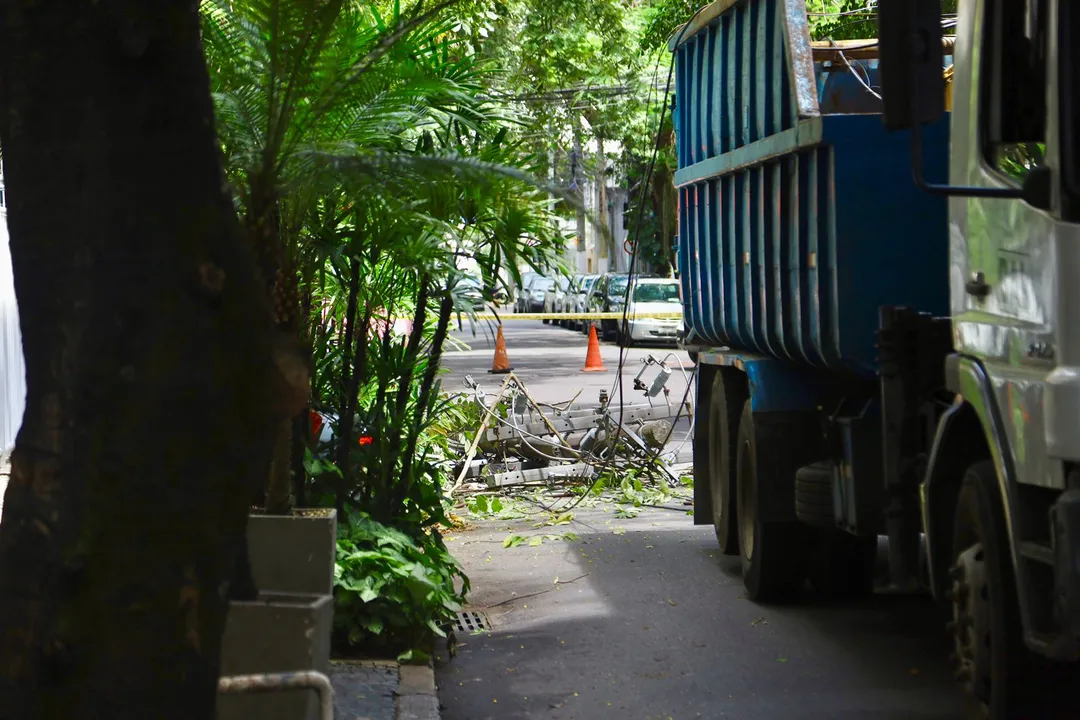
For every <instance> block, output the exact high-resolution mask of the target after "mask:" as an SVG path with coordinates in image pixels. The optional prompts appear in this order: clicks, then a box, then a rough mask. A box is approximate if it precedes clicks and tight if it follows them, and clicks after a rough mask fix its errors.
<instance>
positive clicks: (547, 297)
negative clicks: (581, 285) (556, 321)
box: [544, 275, 570, 324]
mask: <svg viewBox="0 0 1080 720" xmlns="http://www.w3.org/2000/svg"><path fill="white" fill-rule="evenodd" d="M569 288H570V278H568V277H566V276H565V275H557V276H555V282H554V284H552V286H551V287H549V288H548V289H547V292H546V293H545V294H544V312H546V313H554V312H558V311H557V310H556V309H555V307H556V306H557V305H558V304H561V303H562V299H563V298H564V297H566V291H567V290H568V289H569ZM550 323H551V321H550V320H545V321H544V324H550Z"/></svg>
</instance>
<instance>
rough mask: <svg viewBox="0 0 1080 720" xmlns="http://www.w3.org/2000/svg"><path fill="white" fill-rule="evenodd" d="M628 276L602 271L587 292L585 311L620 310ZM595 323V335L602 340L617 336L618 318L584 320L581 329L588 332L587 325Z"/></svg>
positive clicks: (638, 276) (641, 276) (623, 303)
mask: <svg viewBox="0 0 1080 720" xmlns="http://www.w3.org/2000/svg"><path fill="white" fill-rule="evenodd" d="M635 277H636V278H645V277H655V275H635ZM629 280H630V276H629V275H628V274H626V273H614V272H611V273H604V274H603V275H601V276H600V278H599V279H598V280H597V281H596V284H594V285H593V288H592V290H591V291H590V292H589V300H588V303H587V305H586V308H587V309H586V312H605V313H606V312H622V311H623V308H624V306H625V302H626V286H627V283H628V282H629ZM590 324H592V325H596V331H597V335H599V336H600V338H601V339H603V340H608V339H615V338H616V337H617V336H618V330H619V321H618V320H614V319H612V320H600V321H599V322H597V321H595V320H593V321H586V322H585V324H584V327H583V331H584V332H585V333H586V334H588V332H589V325H590Z"/></svg>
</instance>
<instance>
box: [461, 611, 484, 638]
mask: <svg viewBox="0 0 1080 720" xmlns="http://www.w3.org/2000/svg"><path fill="white" fill-rule="evenodd" d="M454 630H455V632H459V633H474V632H486V631H488V630H491V621H490V620H488V618H487V615H485V614H484V613H482V612H477V611H476V610H462V611H461V612H459V613H458V614H457V624H456V625H455V626H454Z"/></svg>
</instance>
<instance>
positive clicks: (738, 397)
mask: <svg viewBox="0 0 1080 720" xmlns="http://www.w3.org/2000/svg"><path fill="white" fill-rule="evenodd" d="M702 389H703V390H705V392H707V393H708V398H709V400H708V404H707V406H706V407H705V408H704V409H702V410H701V411H700V413H699V419H702V420H705V421H706V422H705V423H704V429H705V437H706V439H707V442H706V444H705V453H704V460H705V472H704V473H703V475H702V476H703V478H704V480H705V482H707V483H708V487H709V495H710V497H711V498H712V524H713V529H714V530H715V531H716V540H717V542H719V544H720V551H721V552H723V553H724V554H725V555H737V554H738V553H739V522H738V513H737V512H736V509H735V498H736V490H735V479H736V470H737V467H736V461H735V458H736V448H737V447H738V446H737V445H736V443H737V442H738V439H739V417H740V415H741V414H742V410H743V406H744V405H745V404H746V400H747V394H748V391H747V385H746V379H745V377H744V376H743V375H742V373H741V372H740V371H738V370H734V369H732V368H724V367H718V368H716V369H715V372H713V373H712V384H711V387H709V388H702Z"/></svg>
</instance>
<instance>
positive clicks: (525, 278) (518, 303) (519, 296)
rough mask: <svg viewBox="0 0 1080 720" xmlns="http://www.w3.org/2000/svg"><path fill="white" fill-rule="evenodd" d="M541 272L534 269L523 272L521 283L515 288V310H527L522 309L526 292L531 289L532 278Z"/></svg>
mask: <svg viewBox="0 0 1080 720" xmlns="http://www.w3.org/2000/svg"><path fill="white" fill-rule="evenodd" d="M539 274H540V273H538V272H536V271H534V270H527V271H526V272H523V273H521V284H520V285H518V286H517V287H515V288H514V310H515V312H525V311H524V310H521V309H520V308H522V307H523V306H524V304H525V299H524V296H525V293H526V291H527V290H528V289H529V283H530V282H532V279H533V278H534V277H536V276H537V275H539Z"/></svg>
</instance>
